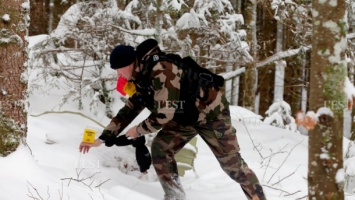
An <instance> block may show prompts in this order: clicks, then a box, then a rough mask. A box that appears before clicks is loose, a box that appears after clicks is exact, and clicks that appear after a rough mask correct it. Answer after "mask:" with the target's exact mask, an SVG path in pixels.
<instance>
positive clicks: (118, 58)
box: [110, 44, 136, 69]
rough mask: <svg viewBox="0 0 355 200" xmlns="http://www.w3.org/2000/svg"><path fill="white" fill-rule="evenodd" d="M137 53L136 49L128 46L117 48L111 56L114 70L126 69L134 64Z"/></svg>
mask: <svg viewBox="0 0 355 200" xmlns="http://www.w3.org/2000/svg"><path fill="white" fill-rule="evenodd" d="M135 56H136V53H135V51H134V48H133V47H131V46H126V45H122V44H121V45H118V46H116V47H115V48H114V49H113V50H112V52H111V54H110V64H111V68H112V69H119V68H122V67H126V66H128V65H130V64H132V63H133V62H134V59H135Z"/></svg>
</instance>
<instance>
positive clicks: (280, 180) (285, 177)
mask: <svg viewBox="0 0 355 200" xmlns="http://www.w3.org/2000/svg"><path fill="white" fill-rule="evenodd" d="M299 166H300V165H298V167H297V168H296V169H295V171H293V172H292V173H291V174H289V175H287V176H285V177H283V178H282V179H280V180H279V181H277V182H275V183H273V184H271V185H272V186H274V185H276V184H278V183H280V182H282V181H283V180H285V179H286V178H288V177H290V176H292V175H294V174H295V172H296V171H297V169H298V168H299Z"/></svg>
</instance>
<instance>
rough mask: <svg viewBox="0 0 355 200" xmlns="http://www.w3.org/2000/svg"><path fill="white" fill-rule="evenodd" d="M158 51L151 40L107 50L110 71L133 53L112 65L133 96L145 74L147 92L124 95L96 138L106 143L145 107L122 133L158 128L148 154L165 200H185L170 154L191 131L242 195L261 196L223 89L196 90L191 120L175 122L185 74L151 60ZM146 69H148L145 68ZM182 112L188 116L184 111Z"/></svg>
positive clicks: (134, 135)
mask: <svg viewBox="0 0 355 200" xmlns="http://www.w3.org/2000/svg"><path fill="white" fill-rule="evenodd" d="M118 49H121V50H118ZM160 53H161V51H160V49H159V47H158V43H157V42H156V41H155V40H153V39H148V40H146V41H144V42H143V43H141V44H140V45H139V46H138V47H137V49H136V51H135V52H131V51H123V49H122V45H120V46H118V47H116V48H115V49H114V50H113V51H112V53H111V57H110V62H111V67H112V68H113V69H117V68H118V66H119V65H120V64H121V62H123V61H124V60H127V59H126V58H127V57H129V55H134V56H135V60H134V61H133V60H132V63H130V64H129V65H128V64H127V66H125V67H123V68H119V69H118V74H119V75H120V76H124V77H125V78H127V79H128V80H131V81H133V82H135V83H136V85H137V87H138V89H137V94H136V96H139V88H140V87H146V86H147V85H145V86H142V85H144V84H142V83H141V82H140V80H139V79H142V76H141V75H142V74H144V73H143V72H144V71H145V72H148V73H145V76H148V77H149V79H148V80H150V83H149V86H148V88H147V90H150V91H149V92H148V93H146V94H144V95H141V96H144V98H135V96H133V97H131V98H129V100H128V101H127V103H126V105H125V106H124V107H123V108H122V109H121V110H120V111H119V112H118V114H117V116H116V117H115V118H113V120H112V121H111V123H110V124H109V125H108V126H107V127H106V129H105V131H104V132H103V134H102V135H101V136H100V137H99V138H100V139H101V140H102V141H104V142H105V143H109V141H110V139H109V138H111V137H112V136H115V135H117V134H119V133H120V132H121V131H122V130H123V129H124V128H125V127H126V126H127V125H128V124H129V123H130V122H131V121H132V120H133V119H134V118H135V117H136V116H137V115H138V114H139V113H140V112H141V110H142V109H143V108H144V107H148V109H149V110H150V111H151V114H150V116H149V117H148V118H147V119H145V120H144V121H142V122H141V123H140V124H139V125H137V126H135V127H133V128H131V129H129V130H128V131H127V133H126V136H127V137H130V138H137V137H139V136H142V135H143V134H149V133H153V132H157V131H158V130H160V131H159V132H158V134H157V135H156V137H155V138H154V140H153V143H152V149H151V153H152V160H153V166H154V168H155V170H156V172H157V175H158V177H159V181H160V183H161V185H162V187H163V189H164V192H165V199H169V200H170V199H171V200H180V199H185V192H184V190H183V187H182V185H181V183H180V181H179V176H178V170H177V164H176V161H175V159H174V155H175V154H176V153H177V152H179V151H180V150H181V149H182V148H183V147H184V145H186V144H187V143H188V142H189V141H190V140H191V139H192V138H193V137H195V136H196V135H197V134H199V135H200V136H201V138H202V139H203V140H204V141H205V142H206V143H207V145H208V146H209V147H210V149H211V150H212V152H213V154H214V155H215V157H216V158H217V160H218V162H219V163H220V166H221V167H222V169H223V170H224V171H225V172H226V173H227V174H228V175H229V176H230V177H231V178H232V179H233V180H235V181H236V182H238V183H239V184H240V186H241V187H242V189H243V192H244V193H245V195H246V197H247V199H253V200H258V199H259V200H264V199H266V197H265V194H264V192H263V189H262V187H261V185H260V184H259V181H258V179H257V177H256V175H255V174H254V172H253V171H252V170H251V169H250V168H249V167H248V165H247V164H246V163H245V162H244V160H243V158H242V157H241V155H240V153H239V145H238V141H237V138H236V130H235V129H234V128H233V126H232V125H231V117H230V111H229V103H228V101H227V100H226V98H225V94H224V91H223V88H217V89H216V88H215V87H210V88H199V89H200V90H199V93H198V97H203V98H196V99H195V102H193V103H194V105H195V107H197V110H198V113H197V114H198V115H197V120H196V121H194V122H192V123H191V124H182V123H180V121H179V120H178V119H179V118H178V117H176V116H178V115H179V112H180V114H181V111H183V109H182V107H183V106H185V104H187V102H185V101H181V94H182V92H183V90H184V89H186V88H182V84H181V82H182V81H181V80H182V79H183V78H184V76H186V73H185V72H184V70H183V69H181V68H179V67H178V66H177V65H175V64H173V63H172V62H169V61H166V60H157V59H159V58H158V57H157V55H159V54H160ZM152 59H153V60H155V61H156V62H154V66H149V63H150V62H148V61H149V60H152ZM121 65H122V64H121ZM149 67H150V69H151V70H147V68H149ZM124 69H126V70H127V71H123V70H124ZM184 114H186V116H188V113H184ZM186 116H185V118H186Z"/></svg>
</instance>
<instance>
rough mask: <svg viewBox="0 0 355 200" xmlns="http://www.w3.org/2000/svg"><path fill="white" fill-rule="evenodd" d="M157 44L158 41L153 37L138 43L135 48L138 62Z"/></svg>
mask: <svg viewBox="0 0 355 200" xmlns="http://www.w3.org/2000/svg"><path fill="white" fill-rule="evenodd" d="M156 46H158V42H157V41H156V40H154V39H147V40H145V41H144V42H142V43H140V44H139V45H138V46H137V48H136V54H137V59H138V61H139V62H140V61H141V60H142V58H143V57H144V56H145V54H147V53H148V52H149V51H150V50H152V49H153V48H154V47H156Z"/></svg>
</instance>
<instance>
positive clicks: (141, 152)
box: [136, 145, 152, 172]
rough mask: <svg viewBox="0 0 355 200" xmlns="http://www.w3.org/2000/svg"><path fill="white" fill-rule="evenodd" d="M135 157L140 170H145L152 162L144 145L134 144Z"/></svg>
mask: <svg viewBox="0 0 355 200" xmlns="http://www.w3.org/2000/svg"><path fill="white" fill-rule="evenodd" d="M136 159H137V163H138V165H139V170H140V171H141V172H145V171H147V170H148V169H149V167H150V165H151V164H152V158H151V156H150V153H149V150H148V148H147V147H146V146H145V145H139V146H136Z"/></svg>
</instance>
